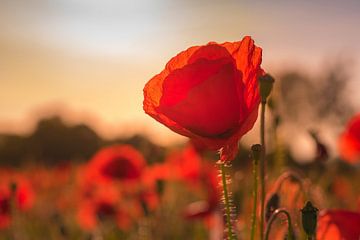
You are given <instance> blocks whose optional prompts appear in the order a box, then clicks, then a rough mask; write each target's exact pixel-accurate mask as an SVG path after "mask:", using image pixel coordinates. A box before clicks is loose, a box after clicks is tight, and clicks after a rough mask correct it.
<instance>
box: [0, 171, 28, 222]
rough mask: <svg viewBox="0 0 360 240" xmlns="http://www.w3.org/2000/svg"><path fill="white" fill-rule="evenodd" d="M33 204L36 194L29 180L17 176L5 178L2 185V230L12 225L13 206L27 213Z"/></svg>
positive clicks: (0, 187) (0, 219)
mask: <svg viewBox="0 0 360 240" xmlns="http://www.w3.org/2000/svg"><path fill="white" fill-rule="evenodd" d="M12 202H13V203H12ZM33 203H34V192H33V190H32V188H31V184H30V183H29V181H27V179H25V178H23V177H21V176H19V175H16V174H15V175H12V174H11V175H9V176H5V177H3V178H2V179H1V185H0V228H6V227H8V226H9V225H10V223H11V215H12V210H13V209H12V206H13V207H14V208H16V210H19V211H26V210H28V209H30V208H31V207H32V206H33Z"/></svg>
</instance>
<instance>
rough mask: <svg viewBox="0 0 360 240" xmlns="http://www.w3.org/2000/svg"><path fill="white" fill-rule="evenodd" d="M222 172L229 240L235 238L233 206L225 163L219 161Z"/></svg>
mask: <svg viewBox="0 0 360 240" xmlns="http://www.w3.org/2000/svg"><path fill="white" fill-rule="evenodd" d="M218 164H219V166H220V173H221V181H222V188H223V194H224V205H225V215H226V225H227V231H228V233H227V235H228V240H235V235H234V233H233V230H232V221H231V206H230V200H229V192H228V189H227V180H226V172H225V163H224V162H220V161H219V163H218Z"/></svg>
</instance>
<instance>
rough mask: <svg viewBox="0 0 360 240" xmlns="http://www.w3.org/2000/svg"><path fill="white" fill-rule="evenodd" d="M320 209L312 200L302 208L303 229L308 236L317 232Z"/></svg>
mask: <svg viewBox="0 0 360 240" xmlns="http://www.w3.org/2000/svg"><path fill="white" fill-rule="evenodd" d="M318 211H319V209H317V208H316V207H314V206H313V205H312V203H311V202H310V201H307V202H306V204H305V207H304V208H303V209H301V216H302V225H303V229H304V231H305V232H306V234H307V235H308V236H314V235H315V233H316V223H317V213H318Z"/></svg>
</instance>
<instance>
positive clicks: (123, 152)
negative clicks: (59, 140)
mask: <svg viewBox="0 0 360 240" xmlns="http://www.w3.org/2000/svg"><path fill="white" fill-rule="evenodd" d="M144 167H145V160H144V158H143V157H142V155H141V153H140V152H138V151H137V150H136V149H135V148H133V147H132V146H130V145H115V146H110V147H106V148H103V149H101V150H100V151H99V152H97V153H96V154H95V156H94V157H93V158H92V159H91V160H90V162H89V165H88V168H87V174H88V178H90V179H91V178H99V179H100V180H105V181H113V180H119V181H123V182H132V181H137V180H139V179H140V178H141V175H142V172H143V170H144Z"/></svg>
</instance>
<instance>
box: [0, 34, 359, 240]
mask: <svg viewBox="0 0 360 240" xmlns="http://www.w3.org/2000/svg"><path fill="white" fill-rule="evenodd" d="M263 51H266V49H263V48H262V47H261V46H259V45H258V44H257V42H256V41H255V40H254V39H253V38H252V37H250V36H245V37H243V38H242V39H240V40H238V41H234V42H224V43H216V42H209V43H207V44H204V45H196V46H191V47H189V48H187V49H185V50H183V51H180V52H179V53H177V54H174V56H173V57H172V58H170V59H169V60H168V62H167V63H166V64H165V63H164V64H165V67H164V68H163V70H161V71H160V72H158V73H153V74H154V75H153V77H152V78H150V79H148V80H147V81H146V84H145V85H144V87H143V92H142V93H139V94H143V105H142V106H139V108H142V111H143V112H144V113H143V114H144V115H145V114H147V115H148V117H149V118H151V119H152V120H153V121H157V122H158V123H159V124H161V125H164V126H165V127H167V129H168V131H169V132H170V131H173V132H175V133H176V134H179V135H181V136H185V137H186V141H185V142H182V143H180V144H170V145H166V146H164V145H159V144H156V143H154V142H152V140H150V139H148V138H147V137H146V136H143V135H141V134H139V135H135V136H132V137H121V138H118V139H113V140H103V139H101V138H100V137H98V136H97V134H96V133H95V132H94V130H91V129H90V128H89V127H87V126H86V125H78V126H68V125H66V124H64V123H63V122H62V120H61V119H60V118H53V119H45V120H42V121H40V122H39V123H38V125H37V128H36V130H35V131H34V133H32V135H29V136H22V137H21V136H15V135H10V134H8V135H6V134H4V135H1V138H0V160H1V168H0V239H1V240H2V239H4V240H5V239H14V240H27V239H29V240H30V239H55V240H57V239H84V240H85V239H89V240H90V239H92V240H105V239H109V240H115V239H129V240H132V239H134V240H135V239H136V240H138V239H139V240H158V239H159V240H172V239H174V240H176V239H199V240H202V239H210V240H219V239H227V240H235V239H245V240H248V239H250V240H254V239H260V240H270V239H271V240H280V239H288V240H296V239H313V240H359V239H360V113H359V112H356V111H352V110H349V111H345V110H346V109H345V108H343V107H342V105H341V102H340V101H331V100H328V101H324V102H321V100H319V98H317V100H316V101H317V102H320V103H321V104H318V105H316V104H313V105H312V106H310V107H309V108H308V109H306V111H307V112H308V113H309V112H313V114H312V115H311V116H312V117H313V118H314V119H319V120H317V121H319V122H320V119H325V118H327V117H328V118H332V117H333V116H338V117H339V116H340V118H341V119H342V121H339V122H337V125H338V126H339V129H341V130H339V131H338V132H337V134H335V135H332V141H333V142H335V143H336V147H335V149H336V150H335V153H334V151H333V150H332V149H331V148H330V147H329V146H328V145H327V143H326V141H323V139H324V136H326V133H324V132H323V131H322V129H321V127H318V128H316V127H315V128H314V127H313V128H311V127H309V126H307V125H305V124H303V125H301V121H300V120H299V121H300V124H299V122H297V125H296V126H297V128H301V129H302V130H303V132H304V134H305V135H306V136H307V139H308V141H307V144H308V146H310V148H311V149H312V151H310V154H308V161H301V160H299V157H298V155H299V152H305V151H307V150H303V149H302V147H301V145H297V146H296V149H295V150H297V151H294V149H293V144H292V141H294V142H295V141H296V139H295V138H296V136H294V139H291V130H289V128H286V126H287V125H288V124H290V123H294V122H295V121H294V119H297V120H298V119H301V116H302V115H305V113H304V109H303V108H302V105H300V107H299V106H297V105H296V103H299V102H300V103H301V102H302V101H304V102H306V101H310V100H309V99H311V97H312V95H311V94H312V93H311V91H314V92H315V95H316V96H317V97H318V96H319V95H323V96H324V97H326V94H325V93H327V94H333V97H334V99H336V96H337V95H336V94H338V93H337V92H336V91H335V92H331V91H330V90H329V89H328V88H327V87H326V86H327V85H325V87H323V88H318V89H320V90H321V91H322V90H324V89H325V90H324V91H323V92H322V93H323V94H318V93H319V92H320V93H321V91H320V90H318V92H316V88H315V87H311V86H310V87H309V86H308V85H306V84H305V85H301V83H303V82H306V77H302V76H301V75H299V74H296V73H288V74H287V75H286V74H285V75H282V76H280V77H278V76H275V75H274V76H273V75H272V70H271V69H266V68H264V67H263V66H262V60H263V54H262V53H263ZM330 72H331V71H330ZM337 77H339V76H338V75H334V74H332V72H331V73H330V74H329V78H328V79H327V80H328V82H330V84H333V85H335V84H336V83H339V82H340V84H341V81H342V79H341V77H340V81H339V79H337ZM331 81H332V82H331ZM310 82H311V81H310ZM299 83H300V85H299ZM286 84H288V85H286ZM291 84H293V85H291ZM304 86H305V87H304ZM317 87H318V86H317ZM301 90H304V92H305V93H306V94H308V95H305V96H306V97H305V98H297V97H296V96H297V95H296V94H297V93H299V92H300V93H301ZM329 92H330V93H329ZM289 94H290V95H289ZM292 97H293V98H292ZM294 99H295V100H294ZM337 104H338V105H337ZM319 106H320V107H319ZM317 107H318V108H317ZM331 107H333V108H331ZM284 109H285V110H284ZM329 109H330V110H334V111H335V110H339V112H336V113H331V114H334V115H331V114H330V113H329V112H327V111H328V110H329ZM307 116H310V114H309V115H307ZM309 118H310V117H309ZM284 129H285V132H286V133H287V134H285V135H286V136H287V137H285V136H284ZM251 132H252V136H253V137H252V138H250V140H247V141H244V140H243V139H244V138H246V137H247V135H249V133H251ZM289 135H290V137H289ZM249 142H250V143H249Z"/></svg>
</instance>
